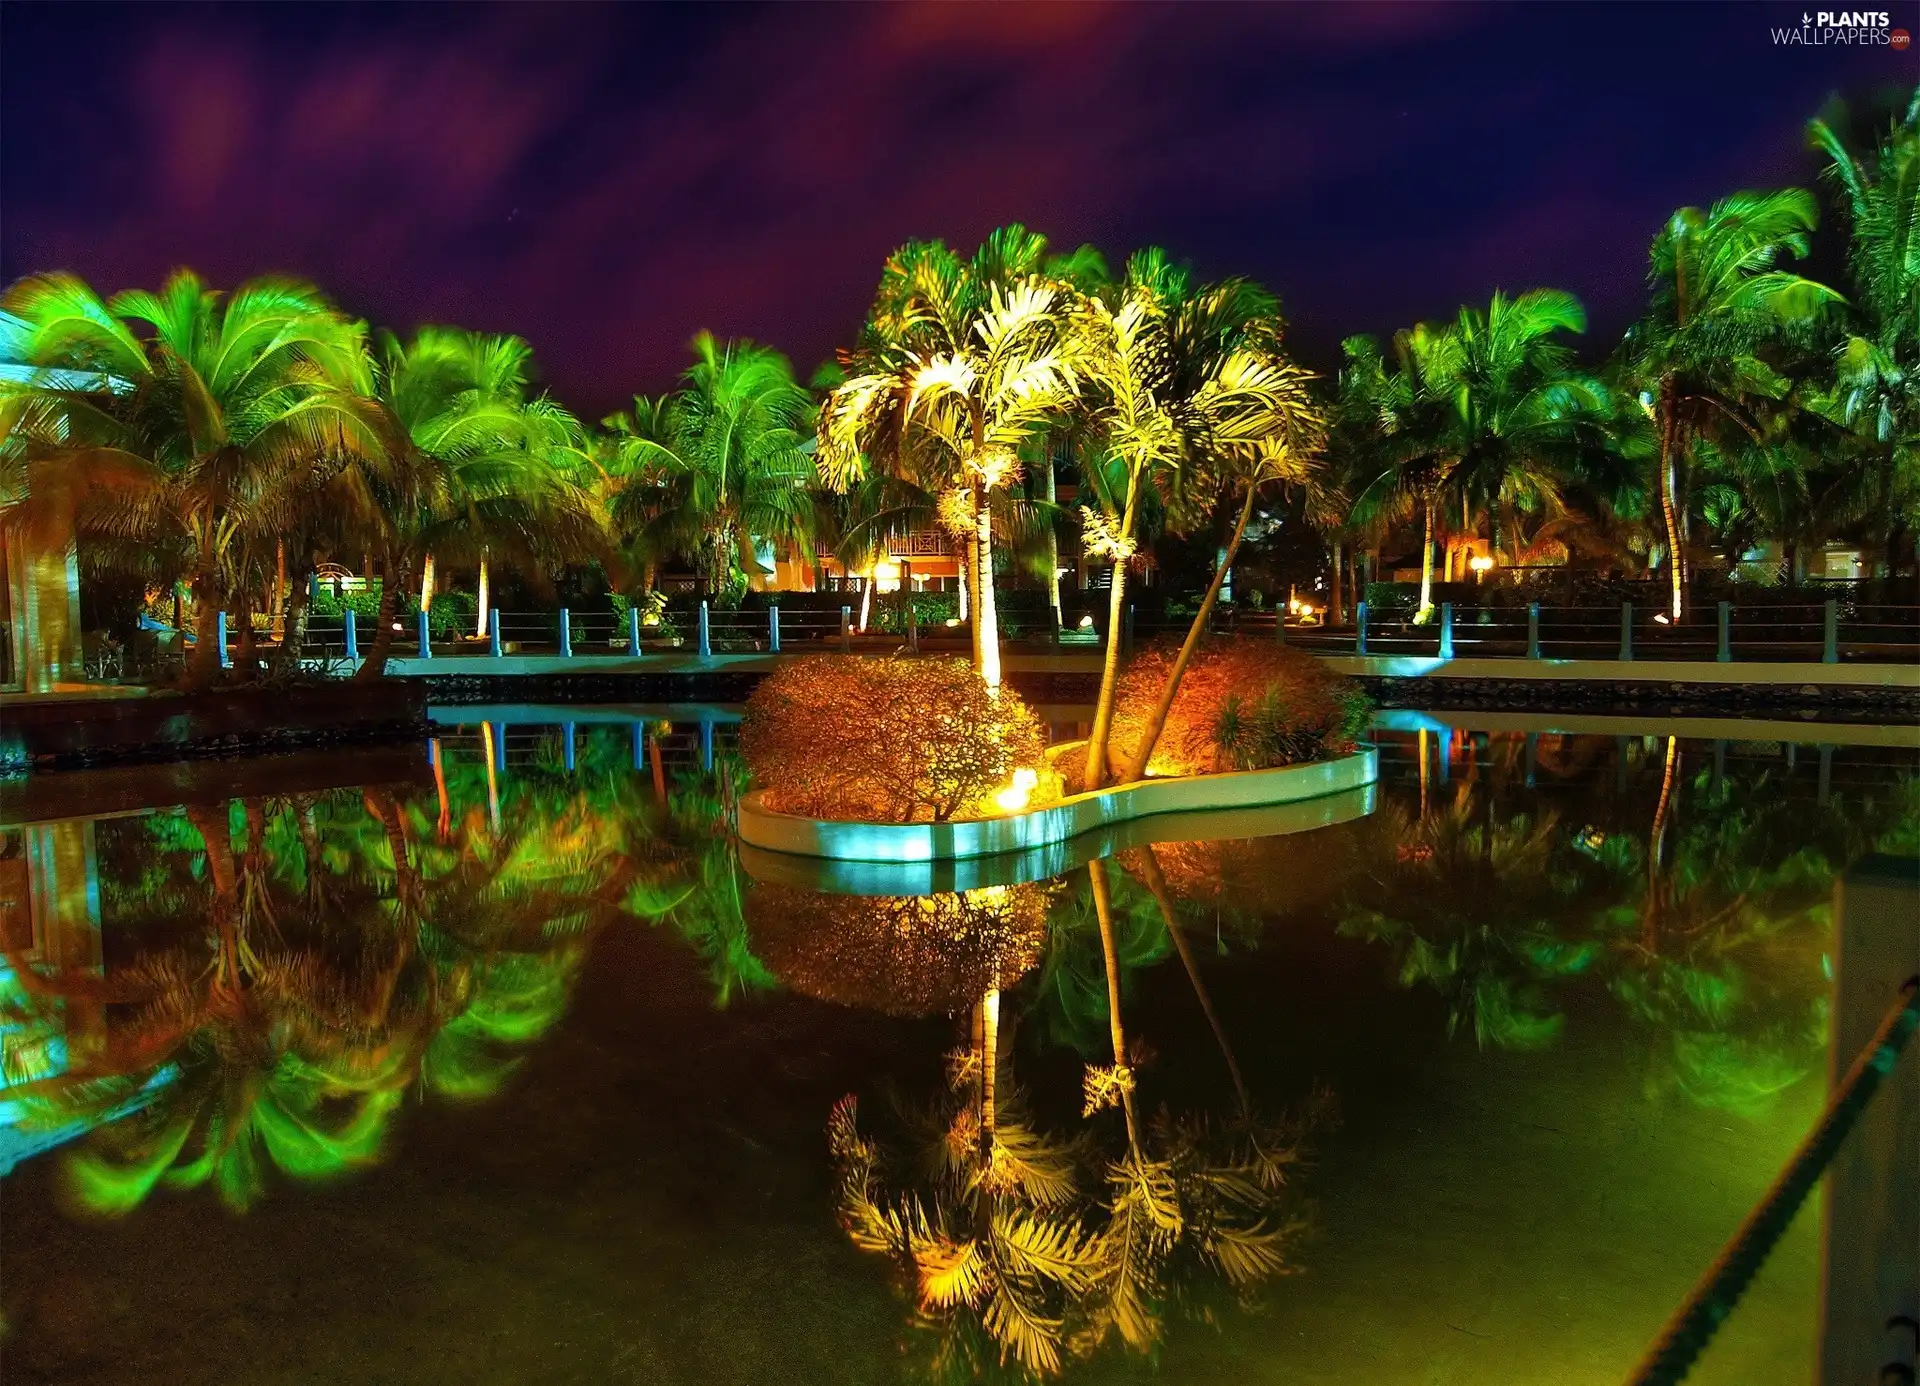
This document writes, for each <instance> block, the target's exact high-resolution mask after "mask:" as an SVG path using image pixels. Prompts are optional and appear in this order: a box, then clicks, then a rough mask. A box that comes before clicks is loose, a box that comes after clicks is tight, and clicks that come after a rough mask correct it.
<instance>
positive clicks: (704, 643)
mask: <svg viewBox="0 0 1920 1386" xmlns="http://www.w3.org/2000/svg"><path fill="white" fill-rule="evenodd" d="M700 658H702V659H712V658H713V631H712V629H711V628H710V627H709V625H708V624H707V604H706V602H705V601H704V600H702V601H701V603H700Z"/></svg>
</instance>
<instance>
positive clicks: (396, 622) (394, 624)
mask: <svg viewBox="0 0 1920 1386" xmlns="http://www.w3.org/2000/svg"><path fill="white" fill-rule="evenodd" d="M393 628H394V629H395V630H405V629H406V627H405V626H403V625H401V624H400V623H399V622H398V621H395V622H394V623H393Z"/></svg>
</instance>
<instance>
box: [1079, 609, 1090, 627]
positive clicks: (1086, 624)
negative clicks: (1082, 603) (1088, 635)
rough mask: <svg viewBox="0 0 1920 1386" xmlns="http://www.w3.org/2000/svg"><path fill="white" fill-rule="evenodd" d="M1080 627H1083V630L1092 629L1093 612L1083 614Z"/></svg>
mask: <svg viewBox="0 0 1920 1386" xmlns="http://www.w3.org/2000/svg"><path fill="white" fill-rule="evenodd" d="M1080 629H1081V630H1092V629H1093V615H1092V613H1088V614H1087V615H1085V616H1082V617H1081V618H1080Z"/></svg>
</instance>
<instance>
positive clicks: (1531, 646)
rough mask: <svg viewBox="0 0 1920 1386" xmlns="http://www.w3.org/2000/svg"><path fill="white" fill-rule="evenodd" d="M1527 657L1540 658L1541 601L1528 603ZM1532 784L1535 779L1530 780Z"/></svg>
mask: <svg viewBox="0 0 1920 1386" xmlns="http://www.w3.org/2000/svg"><path fill="white" fill-rule="evenodd" d="M1527 658H1528V659H1538V658H1540V603H1539V602H1528V603H1527ZM1527 783H1529V784H1531V783H1533V781H1531V780H1529V781H1527Z"/></svg>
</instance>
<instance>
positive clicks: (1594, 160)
mask: <svg viewBox="0 0 1920 1386" xmlns="http://www.w3.org/2000/svg"><path fill="white" fill-rule="evenodd" d="M1892 13H1893V21H1894V23H1895V24H1896V25H1904V26H1905V27H1907V28H1908V29H1909V30H1920V4H1915V3H1913V0H1908V2H1907V3H1904V4H1896V5H1894V6H1893V7H1892ZM1799 18H1800V7H1799V6H1798V5H1797V4H1786V5H1771V4H1760V5H1713V4H1698V5H1679V4H1669V5H1626V4H1621V5H1591V6H1589V5H1577V4H1564V5H1535V6H1519V5H1464V4H1463V5H1416V4H1362V3H1348V4H1340V5H1327V6H1311V5H1251V4H1238V5H1232V6H1223V7H1218V8H1215V7H1211V6H1206V5H1196V4H1189V5H1182V6H1172V5H1165V6H1162V5H1146V4H1124V5H1102V4H1091V3H1089V4H1049V5H1031V6H1028V5H1016V4H1005V5H981V6H961V5H925V6H917V5H916V6H905V5H901V6H873V7H868V6H861V5H799V4H794V5H786V6H779V7H773V8H753V7H729V6H720V5H711V6H702V7H697V8H672V7H648V6H639V5H634V6H626V7H621V6H614V5H594V6H581V7H571V6H564V5H558V4H546V5H526V6H515V5H494V6H472V7H468V6H462V5H454V4H438V5H423V6H418V7H403V8H393V7H377V8H375V7H366V8H360V7H348V6H325V7H302V6H296V5H276V6H272V7H269V8H264V9H249V8H245V7H239V6H191V7H181V8H173V7H169V6H165V5H152V6H145V7H141V8H138V9H133V10H120V9H116V8H112V7H108V6H102V5H61V6H38V5H29V4H21V3H13V4H8V5H6V6H5V7H4V10H0V26H3V29H0V93H3V95H0V121H3V122H4V123H3V124H0V129H3V130H4V141H0V209H4V217H3V219H0V276H3V277H4V278H5V279H7V280H11V279H13V278H14V277H16V276H18V275H21V274H26V273H29V272H32V271H36V270H46V269H54V268H64V269H70V270H73V271H75V272H77V273H79V274H81V275H82V276H84V277H86V278H87V279H88V280H89V281H91V282H92V283H93V284H94V285H95V286H96V287H97V288H99V289H101V290H103V291H111V290H115V289H119V288H124V287H128V286H130V285H135V284H157V283H158V281H159V280H160V278H161V277H162V276H163V275H164V274H165V273H166V271H167V269H168V268H169V267H170V266H172V265H175V264H181V263H185V264H191V265H193V266H194V267H196V268H197V269H199V270H200V271H201V272H202V273H203V274H205V275H206V276H207V277H209V278H210V279H211V280H212V281H213V282H214V283H216V284H219V285H222V286H228V285H231V284H232V283H233V282H234V281H236V280H238V279H240V278H242V277H244V276H246V275H249V274H253V273H259V272H262V271H268V270H277V271H286V272H291V273H295V274H299V275H303V276H306V277H309V278H312V279H314V280H316V281H317V282H319V283H320V284H321V285H322V286H324V287H325V288H327V289H329V290H330V291H332V292H333V293H334V294H336V295H337V296H338V297H339V298H340V300H341V301H342V302H343V303H344V304H346V305H347V306H348V307H349V308H351V309H352V310H353V311H355V312H358V313H362V314H365V315H366V316H368V317H369V318H370V319H372V320H374V321H375V322H378V323H382V324H385V325H389V326H393V327H396V328H400V329H403V330H405V329H409V328H411V327H412V326H414V325H416V324H418V323H421V322H428V321H433V322H451V323H458V324H460V325H463V326H467V327H474V328H484V329H489V330H496V331H515V332H519V333H522V334H523V335H525V336H527V337H528V338H530V339H531V341H532V342H533V344H534V347H535V350H536V351H537V353H538V355H539V358H540V361H541V362H542V366H543V369H544V373H545V375H546V378H547V379H548V381H549V382H550V383H551V384H552V386H553V387H554V389H555V391H556V393H558V394H559V395H560V397H561V398H562V399H563V400H565V401H566V402H568V403H569V404H572V405H573V406H575V407H576V408H578V409H580V410H581V411H582V412H583V413H586V414H589V415H597V414H598V413H600V412H604V411H605V410H607V409H609V408H611V407H614V406H616V405H617V404H619V403H620V402H621V401H622V400H623V399H624V397H625V396H626V395H628V394H630V393H632V392H633V391H635V390H647V391H654V390H658V389H661V388H663V387H664V386H666V385H667V384H668V383H670V381H671V379H672V377H673V375H674V374H675V373H676V372H677V370H678V369H679V368H680V365H681V364H682V363H683V361H684V359H685V343H686V341H687V339H688V338H689V337H690V336H691V335H692V334H693V332H694V331H695V330H696V329H697V328H701V327H709V328H712V329H713V330H714V331H716V332H719V333H721V334H740V335H747V336H752V337H754V338H757V339H759V340H762V341H766V342H770V343H772V344H774V345H775V346H778V347H780V348H781V349H783V350H785V351H787V352H789V353H790V354H791V355H792V356H793V357H794V359H795V363H796V365H797V366H798V368H799V369H800V371H801V373H802V374H803V375H804V374H806V373H808V372H810V371H811V370H812V368H813V366H814V365H815V364H817V363H818V362H819V361H821V360H823V359H825V358H826V357H827V356H828V355H829V354H830V353H831V351H832V349H833V348H834V346H835V345H837V344H839V343H842V342H845V341H847V340H848V339H849V338H850V337H851V335H852V333H853V331H854V329H855V327H856V326H857V324H858V321H859V318H860V315H861V312H862V310H863V308H864V306H865V303H866V299H867V295H868V293H869V291H870V290H871V288H872V286H873V283H874V281H875V279H876V278H877V276H878V272H879V267H880V263H881V260H882V259H883V257H884V256H885V255H886V253H887V252H888V251H889V250H890V249H891V248H892V247H893V246H895V245H896V244H898V243H899V242H900V241H901V240H903V239H906V238H908V237H912V236H940V237H944V238H946V239H948V240H949V241H951V242H954V243H955V244H957V245H959V246H961V247H963V248H965V249H971V247H972V246H973V244H974V243H975V242H976V241H977V240H978V238H979V237H980V236H981V235H982V234H983V233H984V232H986V231H987V230H989V229H990V228H992V227H993V226H995V225H997V224H999V223H1001V222H1005V221H1011V220H1020V221H1025V222H1026V223H1027V224H1029V225H1030V226H1033V227H1035V228H1036V229H1038V230H1041V231H1044V232H1046V233H1047V234H1048V236H1049V237H1050V238H1051V239H1052V240H1053V241H1054V242H1055V244H1056V245H1058V246H1060V247H1062V248H1065V247H1068V246H1071V245H1073V244H1077V243H1079V242H1081V241H1092V242H1094V243H1096V244H1098V245H1099V246H1100V247H1101V248H1102V249H1104V250H1106V251H1107V252H1108V254H1109V255H1110V256H1112V257H1113V258H1114V259H1116V260H1118V259H1119V258H1120V257H1122V256H1123V255H1124V254H1125V253H1126V251H1127V250H1129V249H1131V248H1133V247H1134V246H1137V245H1140V244H1143V243H1149V242H1158V243H1160V244H1164V245H1166V246H1167V247H1168V248H1169V250H1171V251H1172V252H1173V254H1174V255H1175V256H1176V257H1178V258H1184V259H1190V260H1192V261H1193V262H1194V263H1195V265H1196V266H1197V267H1198V269H1199V270H1200V271H1201V272H1202V273H1203V274H1207V275H1217V274H1227V273H1236V272H1238V273H1246V274H1250V275H1253V276H1254V277H1256V278H1259V279H1261V280H1263V281H1264V282H1266V283H1267V284H1269V285H1270V286H1271V287H1273V288H1274V289H1275V290H1277V291H1278V292H1279V294H1280V295H1281V298H1282V301H1283V303H1284V305H1285V307H1286V311H1287V313H1288V316H1289V319H1290V320H1291V321H1292V323H1293V325H1294V331H1295V339H1296V341H1297V343H1298V344H1299V346H1300V348H1301V350H1302V351H1303V352H1304V353H1305V355H1306V356H1307V357H1308V359H1309V360H1310V361H1316V362H1319V363H1321V364H1326V363H1328V362H1330V361H1331V360H1332V357H1333V351H1334V344H1335V343H1337V341H1338V340H1339V338H1340V337H1342V336H1344V335H1346V334H1347V333H1349V332H1355V331H1376V332H1377V331H1390V330H1392V329H1393V328H1395V327H1397V326H1400V325H1403V324H1406V323H1409V322H1412V321H1414V320H1416V319H1418V318H1422V317H1433V316H1438V315H1443V314H1448V313H1450V312H1451V311H1452V310H1453V308H1454V307H1455V306H1456V305H1458V304H1459V303H1460V302H1462V301H1464V300H1471V299H1484V298H1485V297H1486V295H1487V294H1488V293H1489V292H1490V291H1491V290H1492V289H1494V288H1495V287H1496V286H1500V287H1505V288H1507V289H1510V290H1518V289H1523V288H1528V287H1531V286H1534V285H1536V284H1551V285H1557V286H1561V287H1565V288H1569V289H1572V290H1574V291H1575V292H1576V293H1578V294H1579V295H1580V296H1581V297H1582V298H1583V299H1585V300H1586V302H1587V304H1588V306H1589V308H1590V310H1591V311H1592V314H1593V318H1594V336H1595V338H1596V347H1597V349H1599V350H1604V349H1605V346H1606V345H1607V344H1608V342H1609V340H1610V338H1611V336H1612V335H1613V334H1614V333H1617V331H1618V330H1619V329H1620V327H1621V326H1623V325H1624V324H1625V322H1626V321H1627V320H1628V318H1629V317H1631V316H1632V314H1633V312H1634V311H1635V309H1636V307H1637V304H1638V301H1639V294H1640V286H1641V278H1642V274H1643V270H1644V257H1645V253H1646V246H1647V242H1648V241H1649V240H1650V239H1651V237H1652V235H1653V233H1654V231H1655V229H1656V228H1657V227H1658V225H1659V223H1660V221H1661V219H1662V217H1663V216H1664V215H1665V213H1666V212H1668V211H1669V210H1671V209H1672V208H1673V207H1675V206H1679V205H1682V204H1684V203H1688V202H1702V203H1703V202H1706V201H1709V200H1711V199H1712V198H1714V197H1715V196H1718V195H1721V194H1723V193H1726V192H1729V191H1732V190H1734V189H1736V188H1739V187H1742V186H1765V185H1777V184H1780V183H1784V182H1794V181H1799V182H1805V181H1807V180H1809V179H1811V178H1812V177H1813V176H1814V167H1815V165H1814V164H1813V162H1812V160H1811V158H1810V156H1809V155H1808V154H1807V153H1806V152H1805V151H1804V149H1803V147H1802V140H1801V127H1802V125H1803V123H1804V122H1805V120H1806V119H1807V117H1808V116H1810V115H1812V114H1814V113H1815V111H1816V110H1817V109H1818V108H1819V106H1820V105H1821V103H1822V102H1823V101H1824V100H1825V99H1826V98H1827V97H1828V96H1829V95H1830V94H1832V93H1835V92H1845V93H1848V94H1856V95H1864V94H1866V93H1869V92H1871V91H1873V90H1875V89H1877V88H1879V87H1882V86H1885V85H1890V84H1893V83H1898V82H1903V81H1904V82H1907V83H1911V82H1912V81H1913V80H1914V78H1915V75H1916V71H1920V63H1917V62H1916V55H1915V50H1914V49H1911V48H1909V49H1908V50H1907V51H1906V52H1905V53H1895V52H1894V51H1893V50H1891V49H1889V48H1886V47H1880V48H1872V49H1865V50H1851V49H1845V50H1842V49H1819V48H1806V47H1798V46H1795V47H1780V46H1776V45H1775V44H1774V43H1773V41H1772V39H1771V37H1770V35H1769V29H1770V28H1771V27H1774V26H1780V25H1787V24H1792V25H1796V26H1797V25H1798V22H1799Z"/></svg>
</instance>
